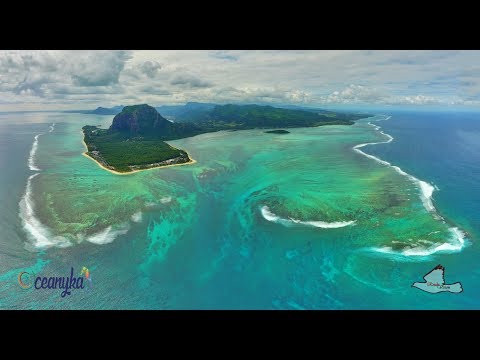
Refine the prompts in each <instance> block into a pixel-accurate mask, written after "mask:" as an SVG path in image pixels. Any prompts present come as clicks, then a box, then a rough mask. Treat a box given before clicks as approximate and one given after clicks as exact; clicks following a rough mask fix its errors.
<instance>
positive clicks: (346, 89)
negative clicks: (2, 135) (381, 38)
mask: <svg viewBox="0 0 480 360" xmlns="http://www.w3.org/2000/svg"><path fill="white" fill-rule="evenodd" d="M187 101H201V102H216V103H227V102H234V103H254V102H255V103H272V104H297V105H312V106H313V105H315V106H316V105H334V104H347V105H354V104H375V105H378V104H380V105H389V104H392V105H397V104H398V105H445V106H452V105H453V106H480V52H479V51H375V50H371V51H346V50H345V51H343V50H335V51H221V50H219V51H150V50H149V51H143V50H142V51H0V111H12V110H51V109H91V108H95V107H97V106H105V107H109V106H114V105H132V104H138V103H148V104H151V105H155V106H158V105H163V104H182V103H185V102H187Z"/></svg>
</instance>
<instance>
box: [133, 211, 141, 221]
mask: <svg viewBox="0 0 480 360" xmlns="http://www.w3.org/2000/svg"><path fill="white" fill-rule="evenodd" d="M131 219H132V221H133V222H136V223H139V222H142V212H141V211H138V212H136V213H135V214H133V215H132V217H131Z"/></svg>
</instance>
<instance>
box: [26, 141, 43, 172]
mask: <svg viewBox="0 0 480 360" xmlns="http://www.w3.org/2000/svg"><path fill="white" fill-rule="evenodd" d="M41 135H43V134H37V135H35V138H34V140H33V144H32V148H31V149H30V156H29V157H28V168H29V169H30V170H32V171H40V169H39V168H38V167H37V166H36V165H35V156H36V154H37V149H38V138H39V137H40V136H41Z"/></svg>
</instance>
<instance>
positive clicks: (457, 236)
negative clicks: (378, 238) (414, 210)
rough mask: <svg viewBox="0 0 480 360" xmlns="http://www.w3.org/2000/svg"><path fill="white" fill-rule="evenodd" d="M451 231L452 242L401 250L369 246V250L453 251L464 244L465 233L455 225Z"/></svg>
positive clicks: (426, 253) (407, 252)
mask: <svg viewBox="0 0 480 360" xmlns="http://www.w3.org/2000/svg"><path fill="white" fill-rule="evenodd" d="M449 231H450V232H451V233H452V236H451V238H450V239H451V240H452V241H453V243H452V242H446V243H443V244H440V245H436V246H431V247H428V248H425V247H423V246H417V247H414V248H409V249H405V250H403V251H395V250H393V249H392V248H391V247H388V246H386V247H382V248H371V250H373V251H375V252H379V253H385V254H392V255H404V256H429V255H432V254H435V253H437V252H445V253H453V252H458V251H461V250H462V249H463V247H464V246H465V233H464V232H463V231H461V230H460V229H459V228H457V227H452V228H450V229H449Z"/></svg>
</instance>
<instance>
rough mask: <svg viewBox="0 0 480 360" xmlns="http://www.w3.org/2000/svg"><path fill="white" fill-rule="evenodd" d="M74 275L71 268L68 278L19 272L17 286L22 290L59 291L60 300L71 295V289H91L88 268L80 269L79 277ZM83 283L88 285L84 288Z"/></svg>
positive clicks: (90, 276)
mask: <svg viewBox="0 0 480 360" xmlns="http://www.w3.org/2000/svg"><path fill="white" fill-rule="evenodd" d="M74 273H75V272H74V269H73V267H72V268H71V269H70V274H69V276H50V277H48V276H36V275H35V273H33V272H27V271H21V272H20V273H19V274H18V285H19V286H20V287H21V288H22V289H30V288H32V289H34V290H47V289H50V290H54V289H61V290H62V291H61V292H60V296H61V297H62V298H63V297H65V296H66V295H71V293H72V290H73V289H76V290H81V289H85V288H87V289H92V287H93V285H92V275H91V273H90V270H88V268H86V267H85V266H84V267H82V270H81V272H80V275H79V276H74ZM84 280H85V282H84ZM85 283H88V284H89V285H88V286H87V287H85Z"/></svg>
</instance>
